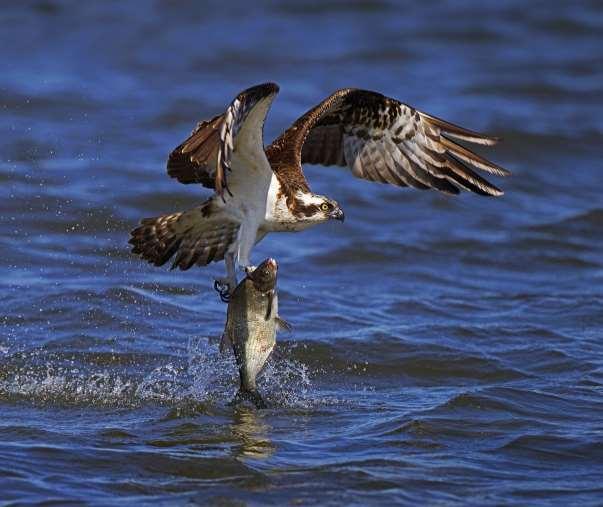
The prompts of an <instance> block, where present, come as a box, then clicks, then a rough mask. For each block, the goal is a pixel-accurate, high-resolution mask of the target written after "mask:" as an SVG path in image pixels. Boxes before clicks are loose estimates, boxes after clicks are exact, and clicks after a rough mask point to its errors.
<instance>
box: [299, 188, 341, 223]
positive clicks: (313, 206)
mask: <svg viewBox="0 0 603 507" xmlns="http://www.w3.org/2000/svg"><path fill="white" fill-rule="evenodd" d="M295 214H296V215H297V216H298V217H299V218H300V219H301V220H303V221H309V222H315V223H320V222H326V221H327V220H333V219H334V220H340V221H342V222H343V221H344V219H345V215H344V213H343V210H342V209H341V208H340V207H339V204H338V203H337V202H336V201H334V200H333V199H329V198H328V197H325V196H324V195H318V194H298V196H297V199H296V202H295Z"/></svg>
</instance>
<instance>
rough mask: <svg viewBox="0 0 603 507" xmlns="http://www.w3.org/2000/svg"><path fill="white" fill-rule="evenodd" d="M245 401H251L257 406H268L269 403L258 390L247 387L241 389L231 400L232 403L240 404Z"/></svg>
mask: <svg viewBox="0 0 603 507" xmlns="http://www.w3.org/2000/svg"><path fill="white" fill-rule="evenodd" d="M245 401H249V402H251V403H253V404H254V405H255V408H258V409H262V408H268V404H267V403H266V402H265V401H264V398H262V396H261V395H260V393H258V392H257V391H249V390H247V389H239V391H238V392H237V394H236V395H235V397H234V399H233V400H232V401H231V402H230V404H231V405H238V404H240V403H243V402H245Z"/></svg>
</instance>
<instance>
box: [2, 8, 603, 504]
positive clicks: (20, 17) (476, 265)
mask: <svg viewBox="0 0 603 507" xmlns="http://www.w3.org/2000/svg"><path fill="white" fill-rule="evenodd" d="M0 22H1V26H2V28H1V30H0V34H1V37H2V44H1V45H0V58H1V60H0V61H2V72H1V73H0V115H1V118H2V121H1V122H0V130H1V133H2V135H0V154H1V162H0V181H1V182H2V185H1V186H0V195H1V199H0V207H1V209H0V211H1V216H2V220H1V221H0V241H1V243H0V248H1V250H0V252H1V254H2V259H3V263H2V266H1V267H0V269H1V270H2V276H1V279H0V283H1V285H2V287H1V294H2V310H1V313H0V406H1V411H2V418H1V420H0V496H1V497H2V498H1V500H2V501H3V502H4V504H10V503H11V502H21V504H24V503H30V504H33V503H38V502H42V501H47V502H54V503H55V504H59V505H64V504H79V503H91V504H104V505H115V504H121V505H144V504H161V505H171V504H191V503H193V504H194V503H199V504H219V505H240V504H241V503H248V504H265V503H267V504H274V505H283V504H293V505H296V504H301V505H306V504H310V505H311V504H316V503H319V504H356V505H364V504H367V503H375V504H382V505H391V504H392V503H397V504H408V505H426V504H428V505H476V506H483V505H500V504H506V505H537V506H545V505H568V504H577V505H600V504H601V502H602V501H603V500H602V498H603V497H602V493H603V488H602V487H601V482H602V479H603V423H602V422H601V421H602V420H603V399H602V389H601V387H602V385H603V361H602V357H603V345H602V340H601V338H602V330H603V311H602V310H603V306H602V305H603V291H602V289H601V286H602V282H603V257H602V251H603V197H602V196H601V193H602V191H601V182H602V181H603V180H602V179H601V171H602V166H601V145H602V143H603V100H602V99H603V93H602V91H601V82H602V81H603V66H602V65H601V60H600V56H601V49H602V47H603V46H602V45H601V33H603V31H602V30H603V11H601V9H600V8H599V6H598V3H597V2H580V3H578V2H571V3H570V2H567V3H566V4H561V3H557V4H555V7H554V8H553V6H552V5H551V4H549V3H546V2H531V3H530V4H529V5H527V4H525V3H524V2H520V1H512V0H509V1H504V2H497V3H496V5H490V4H488V3H485V2H443V1H439V2H426V3H424V5H418V4H416V3H409V4H408V5H404V6H402V5H395V4H393V3H391V4H390V3H389V2H372V1H362V2H354V3H347V2H346V3H343V2H337V1H332V2H331V1H330V2H311V3H306V2H303V3H302V2H300V3H276V2H274V3H271V2H264V3H257V5H256V7H254V8H253V9H251V8H250V7H249V5H248V4H247V3H245V2H235V3H232V2H231V3H229V5H228V6H225V5H223V3H218V2H212V3H208V4H207V5H205V6H200V5H199V3H198V2H170V1H155V2H148V3H147V4H145V6H144V7H143V6H142V5H140V4H138V3H134V2H132V3H127V4H125V3H121V2H120V3H118V2H102V3H101V2H94V3H92V2H88V3H83V2H81V3H75V2H67V1H56V0H45V1H31V2H15V3H14V5H12V6H10V5H8V4H6V5H4V6H3V7H2V10H1V11H0ZM267 80H273V81H276V82H278V83H279V84H280V85H281V93H280V95H279V97H278V98H277V100H276V101H275V103H274V107H273V110H272V111H271V113H270V116H269V121H268V124H267V126H266V132H265V134H266V138H267V140H270V139H272V138H273V137H275V136H276V135H278V133H279V132H280V130H281V129H283V128H284V127H286V126H287V125H288V124H289V123H290V122H291V121H292V120H293V119H295V118H296V117H297V116H298V115H300V114H301V113H302V112H304V111H305V110H306V109H307V108H308V107H310V106H311V105H313V104H314V103H316V102H318V101H319V100H321V99H322V98H323V97H325V96H326V95H327V94H329V93H330V92H331V91H333V90H334V89H336V88H339V87H344V86H358V87H365V88H370V89H375V90H379V91H381V92H383V93H386V94H389V95H392V96H395V97H398V98H400V99H402V100H404V101H406V102H408V103H410V104H412V105H414V106H416V107H418V108H421V109H423V110H425V111H428V112H431V113H432V114H435V115H437V116H440V117H443V118H447V119H449V120H451V121H453V122H456V123H459V124H461V125H465V126H467V127H469V128H473V129H476V130H483V131H486V132H490V133H495V134H498V135H501V136H502V137H503V138H504V139H505V141H504V142H503V143H502V144H501V145H499V146H497V147H495V148H493V149H489V150H487V151H486V152H484V153H485V154H487V155H488V156H489V157H490V158H491V159H492V160H494V161H496V162H498V163H500V164H501V165H503V166H505V167H507V168H509V169H510V170H511V171H512V172H513V177H511V178H508V179H506V180H500V179H496V178H495V179H494V180H493V181H494V182H495V183H496V184H499V185H500V186H502V187H503V188H504V189H505V191H506V194H505V196H504V197H502V198H499V199H485V198H480V197H477V196H472V195H462V196H460V197H457V198H452V197H446V196H442V195H437V194H435V193H433V192H419V191H412V190H400V189H396V188H387V187H385V186H381V185H376V184H369V183H365V182H362V181H358V180H355V179H353V178H351V177H349V176H348V175H347V174H346V173H344V172H343V171H340V170H337V169H334V168H330V169H321V168H318V167H309V168H307V174H308V179H309V180H310V182H311V185H312V187H313V189H314V190H315V191H317V192H321V193H325V194H328V195H329V196H331V197H333V198H335V199H337V200H338V201H339V202H340V203H341V204H342V206H343V208H344V209H345V212H346V215H347V220H346V222H345V224H340V223H333V224H327V225H324V226H321V227H318V228H315V229H313V230H310V231H307V232H305V233H303V234H297V235H295V234H279V235H273V236H272V237H268V238H267V239H266V240H264V241H263V242H262V243H261V244H260V245H259V246H258V248H257V249H256V250H255V252H254V260H256V261H258V260H261V259H262V258H264V257H265V256H268V255H272V256H274V257H276V258H277V259H278V260H279V261H280V265H281V277H280V287H281V297H280V299H281V313H282V315H283V317H285V318H286V319H287V320H289V321H290V322H291V323H292V324H293V325H294V331H293V333H292V334H290V335H287V334H283V335H280V336H279V342H278V345H277V354H276V355H275V357H273V358H272V359H271V361H270V364H269V367H268V370H267V371H266V373H265V375H264V377H263V378H262V380H261V389H262V390H263V392H265V394H266V398H267V399H268V401H270V402H271V403H272V406H273V408H272V409H270V410H267V411H262V412H257V411H255V410H253V409H246V408H239V409H234V408H232V407H230V406H229V405H228V402H229V401H230V399H231V398H232V396H233V395H234V392H235V391H236V387H237V386H236V372H235V369H234V364H233V362H232V359H229V358H226V359H225V358H221V357H220V356H219V354H218V352H217V337H218V336H219V335H220V333H221V331H222V327H223V324H224V314H225V308H224V306H223V305H222V304H221V303H220V302H219V300H218V298H217V296H216V294H215V293H214V291H213V289H212V287H211V281H212V277H213V276H216V275H218V274H220V273H221V271H222V269H223V268H222V266H221V265H213V266H212V267H211V268H209V269H203V270H201V269H197V270H191V271H189V272H186V273H181V272H169V271H168V270H167V269H163V268H162V269H158V268H154V267H152V266H149V265H147V264H145V263H144V262H141V261H140V260H139V259H136V258H134V257H133V256H132V255H130V254H129V250H128V245H127V239H128V231H129V230H130V229H131V228H133V227H134V226H135V225H136V223H137V222H138V220H139V219H140V218H142V217H146V216H154V215H156V214H160V213H167V212H170V211H175V210H180V209H184V208H187V207H189V206H193V205H196V204H197V203H199V202H200V201H201V200H202V199H203V198H204V196H205V195H206V193H205V192H204V191H202V189H199V188H195V187H187V186H183V185H179V184H178V183H177V182H176V181H175V180H171V179H169V178H168V177H167V176H166V174H165V160H166V156H167V153H168V152H169V150H171V149H172V148H173V147H174V146H176V145H177V144H178V143H179V142H180V141H181V140H182V139H183V138H184V136H185V135H186V134H187V133H188V132H189V131H190V129H191V127H192V126H193V125H194V123H195V122H196V121H197V120H199V119H201V118H206V117H210V116H211V115H214V114H217V113H219V112H220V111H222V110H223V108H224V106H225V105H226V104H227V103H228V101H229V100H231V98H232V97H233V96H234V95H235V94H236V93H237V92H238V91H240V90H241V89H243V88H245V87H247V86H249V85H252V84H255V83H259V82H263V81H267Z"/></svg>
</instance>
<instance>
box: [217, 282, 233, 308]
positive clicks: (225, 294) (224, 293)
mask: <svg viewBox="0 0 603 507" xmlns="http://www.w3.org/2000/svg"><path fill="white" fill-rule="evenodd" d="M214 290H215V291H216V292H217V293H218V294H219V295H220V299H221V300H222V302H223V303H228V302H229V301H230V289H229V287H228V284H227V283H223V282H220V281H219V280H215V281H214Z"/></svg>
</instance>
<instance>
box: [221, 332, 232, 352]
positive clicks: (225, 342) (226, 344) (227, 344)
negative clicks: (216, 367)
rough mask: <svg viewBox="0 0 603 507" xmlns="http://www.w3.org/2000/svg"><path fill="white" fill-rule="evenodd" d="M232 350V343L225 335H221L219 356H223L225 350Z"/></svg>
mask: <svg viewBox="0 0 603 507" xmlns="http://www.w3.org/2000/svg"><path fill="white" fill-rule="evenodd" d="M231 348H232V342H231V341H230V338H229V337H228V335H227V334H226V333H222V338H221V340H220V354H224V353H225V352H226V351H227V350H230V349H231Z"/></svg>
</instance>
